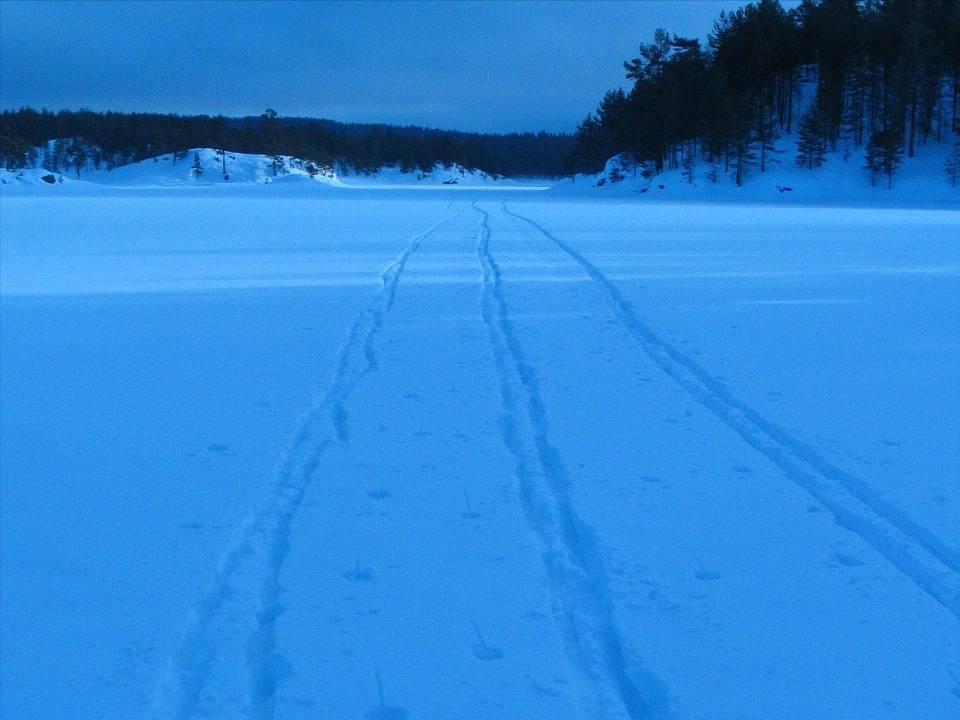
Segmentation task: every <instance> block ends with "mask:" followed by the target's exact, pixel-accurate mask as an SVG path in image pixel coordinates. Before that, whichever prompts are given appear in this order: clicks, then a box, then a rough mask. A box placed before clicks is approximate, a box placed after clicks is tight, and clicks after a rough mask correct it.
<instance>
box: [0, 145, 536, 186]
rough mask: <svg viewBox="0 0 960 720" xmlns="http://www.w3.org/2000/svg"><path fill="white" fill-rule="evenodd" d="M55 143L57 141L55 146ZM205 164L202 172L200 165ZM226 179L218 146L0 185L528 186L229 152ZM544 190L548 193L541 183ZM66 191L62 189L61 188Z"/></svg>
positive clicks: (471, 174) (38, 172)
mask: <svg viewBox="0 0 960 720" xmlns="http://www.w3.org/2000/svg"><path fill="white" fill-rule="evenodd" d="M53 142H54V141H51V143H53ZM34 157H36V158H37V159H38V161H39V162H41V163H42V162H43V157H44V153H43V148H42V147H40V148H36V150H35V152H34ZM195 163H198V164H199V166H200V174H199V175H198V174H197V173H196V169H195V168H194V164H195ZM225 165H226V178H225V177H224V158H223V154H222V153H221V152H220V151H219V150H215V149H213V148H191V149H189V150H185V151H184V152H183V153H182V156H180V155H178V156H177V157H176V158H174V156H173V155H172V154H167V155H158V156H157V157H154V158H148V159H146V160H141V161H140V162H136V163H130V164H128V165H121V166H120V167H116V168H113V169H107V168H106V167H105V166H102V167H100V168H98V169H94V168H93V167H91V166H90V165H89V164H88V166H86V167H83V168H81V170H80V173H79V176H78V175H77V173H76V170H75V169H73V168H69V169H64V170H62V171H60V172H51V171H50V170H47V169H44V168H42V167H37V168H25V169H22V170H6V169H3V170H0V184H2V185H4V186H7V187H6V188H5V190H6V191H7V192H10V191H11V190H15V189H17V188H21V187H22V186H38V185H39V186H49V184H50V183H49V181H43V180H41V178H42V177H44V176H53V177H54V178H55V179H56V183H55V184H57V185H60V184H62V183H66V184H67V185H70V184H72V183H73V182H77V183H82V184H84V185H86V186H88V188H89V189H95V188H92V187H91V186H100V185H107V186H110V187H113V188H135V189H143V188H153V189H156V188H176V189H186V188H197V187H208V186H218V185H221V186H222V185H224V184H230V185H231V186H236V185H251V184H257V185H268V184H271V183H277V182H279V183H284V184H286V183H291V182H303V181H312V182H315V183H319V184H320V185H325V186H332V187H339V188H343V187H354V188H357V187H359V188H369V187H371V186H374V187H377V188H379V189H384V188H387V189H396V188H407V189H409V188H414V187H421V188H443V189H451V188H457V189H459V188H461V187H470V188H477V187H485V186H486V187H497V188H499V187H504V186H506V187H509V186H515V187H516V188H524V187H526V186H527V184H525V183H517V182H515V181H513V180H510V179H509V178H504V177H499V176H498V177H494V176H491V175H488V174H487V173H485V172H483V171H480V170H469V169H466V168H463V167H460V166H459V165H450V166H448V167H444V166H443V165H442V164H440V163H437V164H436V165H435V166H434V168H433V169H432V170H431V171H430V172H423V171H419V170H415V171H410V172H403V171H402V170H401V169H400V168H399V167H395V166H388V167H384V168H381V169H380V171H379V172H377V173H375V174H372V175H346V176H344V177H340V176H338V174H337V173H336V172H335V171H334V170H333V169H331V168H328V167H323V168H321V167H319V166H317V167H316V170H317V172H315V173H314V175H313V176H311V175H310V173H309V172H308V168H309V167H310V163H309V162H308V161H305V160H302V159H300V158H296V157H293V156H290V155H279V156H277V161H276V162H275V161H274V158H273V157H272V156H268V155H258V154H250V153H239V152H233V151H229V150H228V151H226V163H225ZM538 189H545V186H543V185H541V186H540V187H539V188H538ZM61 190H62V189H61Z"/></svg>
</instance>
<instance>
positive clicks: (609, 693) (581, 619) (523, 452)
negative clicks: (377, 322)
mask: <svg viewBox="0 0 960 720" xmlns="http://www.w3.org/2000/svg"><path fill="white" fill-rule="evenodd" d="M474 209H476V210H477V212H478V213H479V214H480V227H479V231H478V235H477V259H478V260H479V263H480V266H481V268H482V271H483V291H482V298H481V314H482V316H483V320H484V324H485V325H486V326H487V331H488V334H489V337H490V345H491V349H492V351H493V356H494V363H495V365H496V369H497V375H498V377H499V385H500V395H501V402H502V405H503V411H502V414H501V417H500V432H501V436H502V438H503V442H504V444H505V445H506V446H507V448H508V450H509V451H510V453H511V455H512V457H513V459H514V472H515V475H516V477H517V481H518V483H519V492H520V497H521V502H522V505H523V509H524V513H525V515H526V519H527V522H528V524H529V525H530V527H531V529H532V530H533V532H534V534H535V535H536V536H537V538H538V540H539V543H540V549H541V555H542V557H543V560H544V563H545V565H546V570H547V576H548V580H549V585H550V588H551V592H552V594H553V598H554V607H555V613H556V614H557V617H558V620H559V622H560V625H561V630H562V633H563V637H564V643H565V645H566V647H567V651H568V653H570V655H571V660H572V661H573V664H574V665H575V666H576V667H577V668H578V669H579V670H580V671H581V673H582V674H583V675H584V676H585V677H586V679H587V681H588V684H589V687H590V692H591V693H592V694H593V696H594V697H593V699H592V700H590V701H588V703H589V704H590V705H591V707H590V708H589V709H588V711H587V716H589V717H627V718H630V720H652V719H654V718H664V717H666V716H667V710H666V700H665V693H664V692H663V686H662V684H661V683H660V682H659V681H657V680H656V679H655V678H653V677H652V676H651V675H649V673H646V672H645V671H643V670H642V669H641V668H640V667H639V666H638V663H637V661H636V660H631V661H630V662H629V663H628V653H627V650H626V649H625V648H624V643H623V640H622V638H621V636H620V633H619V631H618V629H617V627H616V623H615V620H614V614H613V608H612V602H611V599H610V590H609V585H608V582H607V577H606V572H605V570H604V566H603V560H602V557H601V553H600V549H599V548H598V546H597V542H596V540H595V538H594V537H593V533H592V532H591V530H590V529H589V528H588V527H587V526H586V525H584V523H583V521H582V520H581V519H580V517H579V516H578V515H577V512H576V509H575V508H574V507H573V504H572V502H571V500H570V496H569V493H568V488H569V486H570V481H569V478H568V475H567V471H566V469H565V467H564V464H563V461H562V460H561V458H560V455H559V453H558V452H557V450H556V448H555V447H554V446H553V445H552V444H551V442H550V439H549V424H548V420H547V412H546V407H545V405H544V402H543V398H542V396H541V394H540V387H539V382H538V380H537V373H536V371H535V369H534V368H533V366H531V365H530V363H529V362H528V361H527V359H526V356H525V354H524V351H523V348H522V345H521V343H520V340H519V338H518V336H517V334H516V331H515V329H514V326H513V323H512V321H511V319H510V313H509V307H508V304H507V299H506V296H505V295H504V292H503V288H502V276H501V271H500V267H499V266H498V264H497V262H496V260H495V258H494V256H493V254H492V252H491V250H490V242H489V241H490V228H489V225H488V222H487V221H488V217H489V215H488V213H486V212H485V211H483V210H481V209H480V208H478V207H476V206H474ZM517 383H519V386H518V385H517ZM524 404H525V406H526V407H525V411H526V412H523V411H522V410H521V408H522V406H523V405H524ZM525 431H526V433H527V434H528V437H527V438H524V433H525ZM530 446H532V448H531V447H530ZM631 666H632V667H631ZM628 667H629V672H628ZM631 676H633V677H631ZM641 676H642V677H643V679H644V682H643V683H642V687H641V686H640V685H639V684H638V683H637V682H636V679H635V678H636V677H641Z"/></svg>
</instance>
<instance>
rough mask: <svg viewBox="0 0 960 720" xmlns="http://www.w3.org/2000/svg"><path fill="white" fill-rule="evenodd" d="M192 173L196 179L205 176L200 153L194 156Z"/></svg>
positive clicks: (191, 167)
mask: <svg viewBox="0 0 960 720" xmlns="http://www.w3.org/2000/svg"><path fill="white" fill-rule="evenodd" d="M190 172H191V173H193V176H194V177H195V178H198V177H200V176H201V175H203V168H202V167H201V166H200V153H194V154H193V165H191V166H190Z"/></svg>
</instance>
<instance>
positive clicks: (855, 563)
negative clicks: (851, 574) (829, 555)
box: [833, 551, 863, 567]
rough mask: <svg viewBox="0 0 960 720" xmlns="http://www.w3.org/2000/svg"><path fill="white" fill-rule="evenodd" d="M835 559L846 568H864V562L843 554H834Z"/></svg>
mask: <svg viewBox="0 0 960 720" xmlns="http://www.w3.org/2000/svg"><path fill="white" fill-rule="evenodd" d="M833 559H834V560H836V561H837V562H838V563H840V564H841V565H843V566H844V567H863V560H861V559H860V558H857V557H854V556H853V555H847V554H846V553H842V552H837V551H834V552H833Z"/></svg>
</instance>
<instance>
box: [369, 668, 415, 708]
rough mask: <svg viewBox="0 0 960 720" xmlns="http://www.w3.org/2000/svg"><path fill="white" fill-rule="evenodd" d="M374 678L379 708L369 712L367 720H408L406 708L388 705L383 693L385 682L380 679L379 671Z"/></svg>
mask: <svg viewBox="0 0 960 720" xmlns="http://www.w3.org/2000/svg"><path fill="white" fill-rule="evenodd" d="M374 677H375V678H376V680H377V700H378V703H377V706H376V707H375V708H371V709H370V710H367V713H366V718H367V720H406V719H407V710H406V708H402V707H397V706H395V705H387V702H386V700H385V699H384V693H383V681H381V679H380V672H379V671H377V672H375V673H374Z"/></svg>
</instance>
